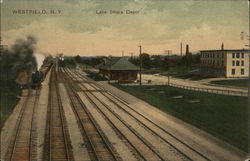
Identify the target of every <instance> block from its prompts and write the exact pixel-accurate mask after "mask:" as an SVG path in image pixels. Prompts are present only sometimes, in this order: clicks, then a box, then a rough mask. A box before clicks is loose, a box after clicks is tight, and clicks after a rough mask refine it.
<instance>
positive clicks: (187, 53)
mask: <svg viewBox="0 0 250 161" xmlns="http://www.w3.org/2000/svg"><path fill="white" fill-rule="evenodd" d="M186 56H189V46H188V44H187V45H186Z"/></svg>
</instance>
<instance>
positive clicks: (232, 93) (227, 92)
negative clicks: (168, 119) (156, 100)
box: [122, 82, 248, 97]
mask: <svg viewBox="0 0 250 161" xmlns="http://www.w3.org/2000/svg"><path fill="white" fill-rule="evenodd" d="M122 85H123V86H133V85H134V86H138V85H139V84H137V83H136V84H122ZM142 85H143V86H151V85H169V86H171V87H176V88H182V89H186V90H192V91H199V92H207V93H215V94H221V95H230V96H241V97H248V92H242V91H234V90H224V89H213V88H201V87H192V86H184V85H178V84H173V83H170V84H168V83H167V82H161V83H152V82H151V83H142Z"/></svg>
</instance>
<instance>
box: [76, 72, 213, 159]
mask: <svg viewBox="0 0 250 161" xmlns="http://www.w3.org/2000/svg"><path fill="white" fill-rule="evenodd" d="M74 73H75V74H77V75H78V76H80V77H81V78H84V79H86V80H88V79H89V78H85V77H84V76H83V75H82V74H80V73H77V72H74ZM91 83H93V84H95V83H94V82H93V81H91ZM91 83H90V85H91V86H92V87H93V88H95V89H96V90H97V88H96V87H95V86H93V85H92V84H91ZM95 85H96V84H95ZM98 88H100V89H103V88H102V87H100V86H98ZM100 92H101V93H102V94H103V96H105V97H106V98H108V96H106V95H105V94H104V92H102V91H100ZM105 93H107V94H108V95H110V96H111V97H113V98H114V99H116V100H118V101H119V102H120V103H122V104H123V105H125V106H127V107H128V108H129V109H131V110H132V111H134V112H135V113H136V114H138V115H140V116H141V117H143V118H144V119H146V120H147V121H149V122H150V123H152V124H153V125H155V126H156V127H158V128H159V129H161V130H162V131H164V132H165V133H167V134H168V135H170V136H171V137H173V138H174V139H176V140H177V141H178V142H180V143H181V144H183V145H185V146H186V147H188V148H189V149H190V150H192V151H193V152H195V153H197V154H198V155H200V156H201V157H202V158H204V159H205V160H207V161H211V160H210V159H209V158H208V157H206V156H205V155H204V154H202V153H200V152H198V151H197V150H195V149H194V148H192V147H191V146H189V145H188V144H186V143H185V142H184V141H182V140H181V139H179V138H178V137H176V136H175V135H173V134H171V133H170V132H169V131H167V130H165V129H164V128H162V127H161V126H159V125H157V124H156V123H155V122H153V121H152V120H150V119H148V118H147V117H145V116H144V115H143V114H141V113H139V112H138V111H136V110H135V109H133V108H132V107H131V106H130V105H128V103H127V102H125V101H124V100H123V99H121V98H120V97H118V96H114V95H113V94H111V93H110V92H108V91H107V92H105ZM108 99H109V100H110V101H112V100H111V99H110V98H108ZM112 102H113V103H114V104H116V105H117V106H118V107H120V108H121V109H122V110H123V111H125V112H126V113H127V114H129V115H130V116H131V117H133V118H135V119H136V120H137V121H138V122H140V123H141V124H142V125H144V126H145V127H146V128H147V129H149V130H150V131H151V132H153V133H154V134H155V135H157V136H159V137H160V138H161V139H162V140H164V141H165V142H166V143H167V144H169V145H170V146H171V147H173V148H174V149H176V150H177V151H178V152H180V153H182V154H183V155H184V156H185V157H187V158H188V159H189V160H192V159H191V158H190V157H189V156H187V155H186V154H185V153H183V152H182V151H180V150H179V149H178V148H176V147H175V146H174V145H173V144H171V143H170V142H169V141H167V140H166V139H164V138H163V137H162V136H160V135H159V134H158V133H157V132H155V131H154V130H152V129H151V128H149V127H148V126H147V125H145V124H144V123H142V122H141V121H140V120H139V119H138V118H136V117H134V116H133V115H131V114H130V113H129V112H128V111H126V110H125V109H124V108H123V107H121V106H120V105H118V104H117V103H116V102H114V101H112Z"/></svg>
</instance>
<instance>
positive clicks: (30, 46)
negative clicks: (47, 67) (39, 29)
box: [0, 36, 37, 80]
mask: <svg viewBox="0 0 250 161" xmlns="http://www.w3.org/2000/svg"><path fill="white" fill-rule="evenodd" d="M36 43H37V40H36V38H35V37H34V36H27V38H26V39H17V40H16V42H15V44H14V45H12V46H11V48H10V49H9V50H3V51H1V55H0V64H1V69H0V70H1V71H0V72H1V79H4V80H6V79H7V80H15V79H16V77H17V75H18V73H19V72H22V71H27V72H28V73H30V72H32V71H35V70H36V69H37V62H36V58H35V56H34V51H35V49H36V48H35V46H36Z"/></svg>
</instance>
